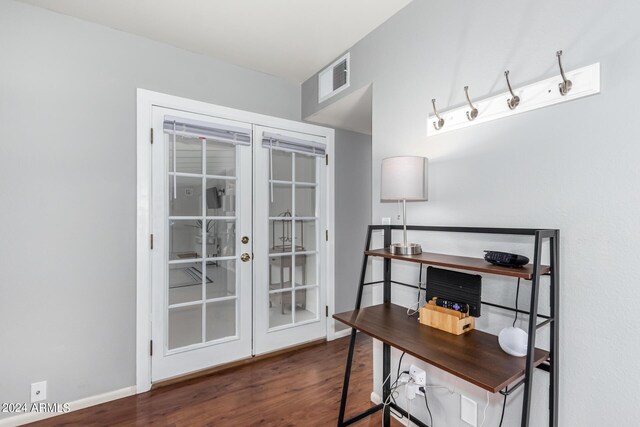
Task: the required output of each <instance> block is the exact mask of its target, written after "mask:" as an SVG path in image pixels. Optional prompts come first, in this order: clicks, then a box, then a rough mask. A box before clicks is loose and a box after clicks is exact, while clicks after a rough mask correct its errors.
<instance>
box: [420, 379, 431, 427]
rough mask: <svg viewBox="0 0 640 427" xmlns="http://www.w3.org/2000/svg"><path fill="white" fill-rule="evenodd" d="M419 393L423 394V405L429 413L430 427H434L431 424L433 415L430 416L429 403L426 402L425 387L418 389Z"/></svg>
mask: <svg viewBox="0 0 640 427" xmlns="http://www.w3.org/2000/svg"><path fill="white" fill-rule="evenodd" d="M420 391H421V392H422V393H423V395H424V404H425V405H426V407H427V412H429V420H430V421H431V423H430V427H434V424H433V415H431V409H429V401H428V400H427V389H426V388H425V387H420Z"/></svg>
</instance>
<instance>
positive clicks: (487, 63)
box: [302, 0, 640, 427]
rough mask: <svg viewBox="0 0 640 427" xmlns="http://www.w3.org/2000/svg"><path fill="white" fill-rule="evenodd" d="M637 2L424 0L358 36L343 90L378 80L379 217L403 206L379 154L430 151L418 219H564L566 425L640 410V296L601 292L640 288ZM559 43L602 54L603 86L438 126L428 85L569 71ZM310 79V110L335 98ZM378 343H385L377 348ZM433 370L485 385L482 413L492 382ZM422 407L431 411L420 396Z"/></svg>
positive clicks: (506, 293) (443, 403) (534, 222)
mask: <svg viewBox="0 0 640 427" xmlns="http://www.w3.org/2000/svg"><path fill="white" fill-rule="evenodd" d="M638 16H640V3H638V2H629V1H625V0H613V1H610V0H609V1H607V0H590V1H584V0H581V1H578V0H566V1H563V2H555V1H551V0H543V1H539V0H538V1H534V0H528V1H520V2H504V1H498V0H485V1H482V2H461V1H459V2H436V1H427V0H415V1H414V2H412V3H411V4H409V6H407V7H406V8H405V9H403V10H402V11H400V12H399V13H398V14H397V15H395V16H394V17H393V18H391V19H390V20H389V21H387V22H386V23H385V24H383V25H382V26H381V27H379V28H378V29H377V30H375V31H374V32H373V33H371V34H370V35H368V36H367V37H365V38H364V39H363V40H362V41H360V42H359V43H358V44H356V45H355V46H354V47H353V48H352V49H351V50H350V51H351V64H352V72H351V78H352V83H351V88H350V89H349V90H347V91H345V92H343V93H341V94H339V95H337V97H336V98H340V97H342V96H347V95H348V93H350V91H351V90H357V89H359V88H361V87H364V86H365V85H367V84H369V83H370V82H373V83H374V96H373V118H374V120H373V195H374V202H373V220H374V222H379V221H380V218H381V217H383V216H393V215H394V214H395V213H396V212H397V206H395V205H394V204H382V203H379V202H378V200H379V199H378V197H377V195H378V194H379V189H380V173H379V170H380V162H381V159H383V158H384V157H387V156H391V155H401V154H416V155H424V156H427V157H429V158H430V159H431V162H430V200H429V202H426V203H420V204H417V203H416V204H411V205H410V206H409V213H408V214H409V220H410V222H411V223H415V224H432V225H467V226H498V227H507V226H514V227H554V228H555V227H557V228H559V229H561V236H562V237H561V254H560V255H561V267H562V268H561V291H560V292H561V318H560V320H561V338H560V340H561V353H560V402H561V407H560V425H561V426H578V425H584V426H598V425H616V426H630V425H635V424H637V421H636V418H637V417H636V414H635V407H636V406H637V382H638V378H640V367H639V365H638V363H637V357H636V356H637V354H638V351H640V340H639V339H637V334H636V333H635V332H633V326H632V325H634V324H635V323H636V322H635V310H634V309H633V308H631V309H627V308H620V307H618V306H616V305H613V306H612V305H608V304H606V303H603V301H605V300H607V298H612V299H615V300H616V301H620V302H629V303H630V304H632V305H631V307H633V304H635V302H636V301H639V300H640V287H638V286H637V283H638V279H637V278H636V277H635V275H634V273H633V272H634V270H635V269H637V267H640V262H638V260H637V259H636V254H638V253H640V240H639V239H638V235H640V221H638V218H640V193H639V192H638V191H637V186H638V183H639V182H640V168H638V158H639V157H640V144H638V143H637V141H638V140H640V130H638V127H637V125H636V124H635V121H634V116H635V113H636V99H635V98H636V94H638V93H640V79H638V75H640V56H639V55H638V52H640V30H639V29H638V25H637V18H638ZM558 49H564V52H565V54H564V57H563V59H564V63H565V67H566V69H568V70H571V69H575V68H578V67H581V66H584V65H588V64H591V63H594V62H601V64H602V93H601V94H599V95H597V96H593V97H590V98H585V99H581V100H578V101H574V102H570V103H566V104H562V105H557V106H554V107H549V108H546V109H542V110H537V111H533V112H529V113H526V114H522V115H518V116H514V117H511V118H506V119H502V120H498V121H494V122H491V123H487V124H482V125H478V126H474V127H471V128H467V129H464V130H460V131H457V132H452V133H448V134H445V135H442V136H438V137H433V138H429V139H427V138H426V125H427V124H426V117H427V115H428V113H429V112H430V107H431V106H430V100H431V98H437V99H438V101H439V102H438V104H439V105H440V106H441V107H442V108H444V107H445V106H457V105H462V104H463V103H464V92H463V87H464V86H465V85H469V86H470V87H471V93H472V94H473V95H474V96H475V97H483V96H488V95H492V94H496V93H500V92H503V91H504V90H505V89H506V85H505V82H504V80H503V79H504V77H503V75H502V72H503V71H504V70H506V69H510V70H511V77H512V84H514V85H515V86H518V85H522V84H525V83H528V82H532V81H536V80H539V79H543V78H547V77H550V76H553V75H557V74H558V71H557V63H556V58H555V52H556V50H558ZM302 90H303V105H302V110H303V117H307V116H308V115H310V114H312V113H313V112H315V111H317V110H318V109H320V108H322V107H324V106H325V105H326V104H323V105H317V93H316V90H317V87H316V78H315V77H312V78H311V79H309V80H308V81H307V82H305V83H304V85H303V89H302ZM333 101H335V99H332V101H331V102H333ZM410 237H411V240H414V241H418V242H421V243H422V244H423V247H424V248H425V249H426V250H436V251H444V252H449V253H456V254H463V255H470V256H481V255H482V252H481V251H482V249H488V248H497V249H505V250H513V251H516V252H520V253H524V254H526V255H531V251H530V249H529V247H527V246H525V243H526V241H525V240H524V239H512V240H505V239H498V238H495V237H486V238H482V239H480V238H477V237H473V236H458V237H456V238H453V237H449V236H436V235H420V236H419V235H417V234H411V235H410ZM397 239H399V236H397V237H396V240H397ZM380 243H381V242H380V241H379V239H378V244H380ZM394 271H395V272H396V273H398V274H399V276H397V277H400V279H401V280H402V279H405V280H415V279H416V278H417V275H418V270H417V267H406V266H401V264H394ZM378 272H379V273H380V270H378ZM337 280H339V279H337ZM483 284H484V297H485V299H487V300H493V301H495V302H498V303H503V304H509V305H512V304H513V302H514V298H515V286H514V282H513V281H510V280H499V279H496V278H490V277H487V278H486V279H485V280H484V282H483ZM546 284H547V282H546V281H545V282H544V283H543V288H542V289H543V293H542V302H541V307H545V308H546V307H547V304H548V291H547V290H545V287H546ZM529 289H530V286H529V285H528V284H526V285H524V286H523V288H522V292H521V299H520V304H521V306H524V307H526V306H527V304H526V302H527V299H528V296H529V295H528V294H529ZM394 296H395V298H394V300H395V301H396V302H399V303H402V304H405V305H408V304H410V303H411V302H413V301H414V298H415V294H414V293H413V292H408V291H406V290H403V289H394ZM378 297H379V296H378ZM378 300H379V299H378ZM507 323H508V319H507V318H505V317H503V316H501V315H499V314H492V313H491V312H490V311H489V310H486V311H485V312H484V314H483V316H482V318H481V319H480V322H479V328H480V329H483V330H487V331H490V332H497V331H499V330H500V328H501V327H502V326H505V325H506V324H507ZM521 324H524V323H521ZM545 338H546V337H545V336H544V335H543V336H541V338H540V339H539V343H538V344H539V345H540V346H546V339H545ZM380 354H381V353H380V350H379V349H378V350H377V351H376V352H375V354H374V359H375V360H376V361H378V360H379V359H380ZM396 356H397V355H396ZM409 360H410V359H408V358H406V357H405V361H407V363H408V361H409ZM377 366H378V368H377V369H376V385H375V388H376V390H377V391H378V392H379V391H380V383H381V380H380V375H381V371H380V369H379V365H377ZM428 373H429V374H430V381H431V382H433V383H439V384H445V385H447V386H455V387H456V389H457V390H458V391H461V392H463V393H465V394H467V395H469V396H471V397H472V398H473V399H475V400H476V401H477V402H478V410H479V419H481V418H482V408H483V406H484V402H485V394H484V392H483V391H482V390H481V389H478V388H476V387H474V386H471V385H468V384H465V383H463V382H462V381H459V380H456V379H455V378H454V377H452V376H450V375H448V374H445V373H444V372H442V371H438V370H436V369H433V368H429V369H428ZM534 388H535V393H534V394H535V396H534V402H533V414H534V415H533V417H532V426H543V425H548V424H547V411H546V399H547V397H546V396H547V374H546V373H544V372H541V371H540V372H538V373H537V374H536V376H535V384H534ZM430 398H431V409H432V412H433V415H434V418H435V424H436V425H440V426H445V425H446V426H448V427H455V426H464V425H466V424H464V423H463V422H462V421H460V419H459V396H457V395H455V394H454V395H449V394H448V392H447V391H446V390H442V389H438V390H434V391H432V392H430ZM521 400H522V390H520V391H518V392H517V393H516V394H515V396H513V397H512V398H510V401H509V403H508V405H507V415H506V417H505V420H506V421H505V424H504V425H505V426H515V425H519V417H520V410H521V406H520V405H521ZM500 408H501V398H500V397H499V395H496V396H492V397H491V404H490V407H489V409H488V411H487V421H486V423H485V426H496V425H498V422H499V417H500ZM412 413H415V414H416V415H419V416H420V417H422V419H423V420H427V419H428V417H427V416H426V411H425V409H424V404H421V403H420V402H419V401H415V402H414V404H413V408H412Z"/></svg>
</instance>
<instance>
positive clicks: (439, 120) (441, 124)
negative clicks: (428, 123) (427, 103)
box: [431, 98, 444, 130]
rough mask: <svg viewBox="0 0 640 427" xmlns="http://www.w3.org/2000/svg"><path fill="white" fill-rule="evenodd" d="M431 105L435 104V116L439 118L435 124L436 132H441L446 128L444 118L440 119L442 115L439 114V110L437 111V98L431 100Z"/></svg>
mask: <svg viewBox="0 0 640 427" xmlns="http://www.w3.org/2000/svg"><path fill="white" fill-rule="evenodd" d="M431 103H432V104H433V114H435V115H436V117H437V118H438V121H437V122H433V127H434V128H435V129H436V130H440V129H442V127H443V126H444V119H443V118H442V117H440V114H438V110H436V100H435V98H434V99H432V100H431Z"/></svg>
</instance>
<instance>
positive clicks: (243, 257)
mask: <svg viewBox="0 0 640 427" xmlns="http://www.w3.org/2000/svg"><path fill="white" fill-rule="evenodd" d="M240 259H241V260H242V262H247V261H249V260H250V259H251V255H249V254H248V253H246V252H245V253H243V254H242V255H240Z"/></svg>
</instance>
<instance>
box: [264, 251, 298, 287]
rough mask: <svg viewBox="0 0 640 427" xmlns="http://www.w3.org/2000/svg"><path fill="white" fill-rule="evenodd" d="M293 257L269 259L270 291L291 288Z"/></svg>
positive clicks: (285, 256) (273, 257) (272, 257)
mask: <svg viewBox="0 0 640 427" xmlns="http://www.w3.org/2000/svg"><path fill="white" fill-rule="evenodd" d="M292 260H293V258H292V256H291V255H284V256H270V257H269V290H271V291H274V290H280V289H287V288H291V286H292V284H291V261H292Z"/></svg>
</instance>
